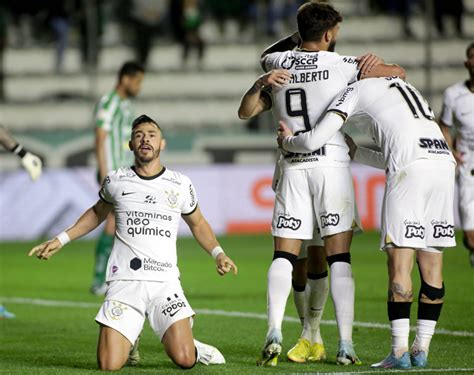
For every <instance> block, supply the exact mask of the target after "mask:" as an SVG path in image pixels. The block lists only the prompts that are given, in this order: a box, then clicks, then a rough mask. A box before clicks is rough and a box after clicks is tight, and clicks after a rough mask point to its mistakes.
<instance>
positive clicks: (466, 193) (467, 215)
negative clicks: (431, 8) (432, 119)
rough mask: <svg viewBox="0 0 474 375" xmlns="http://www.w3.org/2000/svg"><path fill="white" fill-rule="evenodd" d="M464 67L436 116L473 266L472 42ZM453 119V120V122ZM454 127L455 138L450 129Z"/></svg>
mask: <svg viewBox="0 0 474 375" xmlns="http://www.w3.org/2000/svg"><path fill="white" fill-rule="evenodd" d="M466 57H467V60H466V61H465V62H464V66H465V67H466V69H467V70H468V72H469V80H467V81H462V82H458V83H456V84H454V85H452V86H450V87H448V88H447V89H446V91H445V92H444V98H443V111H442V113H441V118H440V119H439V125H440V127H441V131H442V132H443V134H444V137H445V138H446V141H447V142H448V145H449V147H450V148H451V150H453V155H454V157H455V158H456V161H457V163H458V175H457V181H458V187H459V212H460V214H461V225H462V229H463V231H464V237H463V241H464V246H466V248H467V249H468V250H469V257H470V261H471V266H472V267H474V43H471V44H469V46H468V47H467V50H466ZM453 120H454V121H453ZM453 125H454V126H455V128H456V141H455V142H453V138H452V136H451V133H450V129H451V128H452V127H453Z"/></svg>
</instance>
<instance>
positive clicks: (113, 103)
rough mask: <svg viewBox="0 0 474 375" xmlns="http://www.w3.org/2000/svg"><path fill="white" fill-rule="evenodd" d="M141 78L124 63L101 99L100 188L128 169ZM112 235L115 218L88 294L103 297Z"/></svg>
mask: <svg viewBox="0 0 474 375" xmlns="http://www.w3.org/2000/svg"><path fill="white" fill-rule="evenodd" d="M143 78H144V68H143V67H142V66H141V65H140V64H138V63H135V62H126V63H124V64H123V65H122V67H121V68H120V70H119V72H118V80H117V85H116V86H115V88H114V89H113V90H112V91H111V92H109V93H108V94H106V95H104V96H103V97H102V98H101V99H100V101H99V103H98V104H97V106H96V109H95V119H94V123H95V153H96V158H97V167H98V178H99V183H100V184H102V182H103V181H104V178H105V176H106V175H107V173H108V172H109V171H112V170H116V169H118V168H121V167H125V166H130V165H131V164H132V162H133V155H132V153H131V152H130V150H129V149H128V140H129V139H130V133H131V128H130V126H131V124H132V121H133V118H134V112H133V108H132V103H131V101H130V99H132V98H134V97H135V96H137V95H138V93H139V92H140V89H141V85H142V81H143ZM114 232H115V221H114V215H113V213H111V214H110V215H109V216H108V217H107V220H106V221H105V228H104V231H103V232H102V233H101V235H100V237H99V240H98V242H97V245H96V249H95V265H94V279H93V281H92V286H91V289H90V290H91V293H93V294H95V295H103V294H104V292H105V289H106V286H105V266H106V265H107V259H108V258H109V255H110V252H111V250H112V245H113V238H114Z"/></svg>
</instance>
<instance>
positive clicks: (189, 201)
mask: <svg viewBox="0 0 474 375" xmlns="http://www.w3.org/2000/svg"><path fill="white" fill-rule="evenodd" d="M183 177H184V178H183V185H182V186H183V190H184V191H183V193H184V199H183V204H182V205H181V214H182V215H191V214H192V213H193V212H194V211H195V210H196V208H197V206H198V200H197V194H196V190H195V189H194V185H193V183H192V182H191V180H190V179H189V178H188V177H186V176H183Z"/></svg>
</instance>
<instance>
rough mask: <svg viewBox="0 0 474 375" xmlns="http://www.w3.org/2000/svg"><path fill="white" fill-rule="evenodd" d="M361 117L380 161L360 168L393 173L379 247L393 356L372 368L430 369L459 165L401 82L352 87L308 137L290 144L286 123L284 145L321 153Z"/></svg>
mask: <svg viewBox="0 0 474 375" xmlns="http://www.w3.org/2000/svg"><path fill="white" fill-rule="evenodd" d="M361 114H363V115H368V116H369V117H370V118H371V119H372V120H373V121H372V122H371V123H370V124H368V126H366V129H368V130H369V133H370V134H371V135H372V136H373V137H374V139H375V140H376V142H377V144H378V145H379V146H380V147H381V148H382V154H381V155H378V154H377V153H375V154H374V152H372V151H371V150H367V149H359V148H357V151H356V152H355V155H354V156H355V160H358V161H364V160H365V161H367V162H368V163H370V164H372V165H378V166H380V167H382V168H384V169H386V172H387V182H386V187H385V195H384V202H383V212H382V240H381V247H382V249H384V250H385V251H386V252H387V255H388V272H389V300H388V304H387V307H388V317H389V320H390V324H391V329H392V351H391V353H390V354H389V355H388V356H387V357H386V358H385V359H384V360H383V361H381V362H380V363H376V364H374V365H373V367H377V368H400V369H408V368H411V367H412V366H415V367H425V366H426V365H427V356H428V350H429V345H430V341H431V338H432V336H433V334H434V329H435V326H436V322H437V320H438V318H439V315H440V312H441V307H442V305H443V297H444V284H443V278H442V249H443V248H444V247H453V246H455V240H454V219H453V216H454V215H453V197H454V170H455V161H454V158H453V156H452V154H451V152H450V150H449V147H448V145H447V144H446V142H445V140H444V139H443V136H442V134H441V131H440V130H439V127H438V126H437V124H436V122H434V115H433V112H432V111H431V109H430V107H429V106H428V104H427V103H426V101H425V99H424V98H423V97H422V96H421V95H420V94H419V93H418V91H417V90H416V89H415V88H414V87H413V86H411V85H410V84H408V83H405V82H404V81H403V80H401V79H399V78H396V77H392V78H375V79H367V80H364V81H361V82H357V83H354V84H352V85H350V86H348V87H347V88H346V89H345V90H344V91H343V92H342V94H341V95H340V96H339V97H337V98H336V99H335V100H334V101H333V103H332V104H331V105H330V106H329V107H328V112H327V114H326V116H325V117H324V119H323V120H322V121H321V122H320V123H319V124H318V125H316V126H315V127H314V128H313V129H312V130H311V131H309V132H307V133H303V134H300V135H298V136H295V137H292V136H291V132H290V131H289V130H288V128H287V127H286V126H285V124H284V123H282V122H281V123H280V125H281V126H280V131H279V137H278V142H279V144H280V146H281V147H282V148H283V149H284V150H287V151H292V152H306V151H307V150H310V149H311V150H312V149H315V148H318V147H321V146H322V145H324V144H325V143H326V142H327V141H328V140H329V139H330V137H332V136H333V135H334V133H335V132H337V131H338V130H339V129H340V128H341V127H342V125H343V124H344V122H345V120H346V119H347V117H349V116H351V115H361ZM367 159H370V160H367ZM414 254H416V259H417V264H418V268H419V271H420V276H421V280H422V282H421V288H420V291H419V301H418V321H417V330H416V337H415V341H414V343H413V345H412V347H411V350H410V352H409V349H408V338H409V332H410V321H409V320H410V306H411V303H412V299H413V293H412V280H411V272H412V268H413V256H414Z"/></svg>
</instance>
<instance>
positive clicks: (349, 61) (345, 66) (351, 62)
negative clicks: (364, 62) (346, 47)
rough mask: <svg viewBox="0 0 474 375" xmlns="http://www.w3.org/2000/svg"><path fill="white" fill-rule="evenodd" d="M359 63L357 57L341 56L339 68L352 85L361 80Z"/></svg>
mask: <svg viewBox="0 0 474 375" xmlns="http://www.w3.org/2000/svg"><path fill="white" fill-rule="evenodd" d="M358 64H359V62H358V61H357V57H355V56H339V63H338V66H339V68H340V70H341V71H342V73H343V74H344V77H345V78H346V79H347V82H349V83H352V82H355V81H358V80H359V79H360V69H359V66H358Z"/></svg>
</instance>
